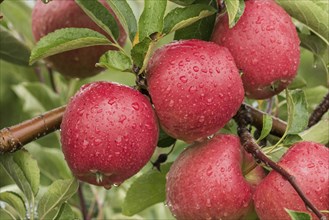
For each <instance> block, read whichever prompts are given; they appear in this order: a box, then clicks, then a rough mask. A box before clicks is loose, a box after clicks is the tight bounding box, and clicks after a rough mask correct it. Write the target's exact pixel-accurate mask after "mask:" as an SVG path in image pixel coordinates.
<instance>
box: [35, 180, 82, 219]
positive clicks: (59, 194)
mask: <svg viewBox="0 0 329 220" xmlns="http://www.w3.org/2000/svg"><path fill="white" fill-rule="evenodd" d="M78 187H79V183H78V181H77V180H76V179H66V180H56V181H55V182H53V184H51V185H50V186H49V187H48V190H47V192H45V194H44V195H43V196H42V197H41V198H40V201H39V205H38V216H39V219H54V218H55V217H56V216H57V215H58V213H59V212H60V211H61V207H62V205H63V204H64V203H65V202H66V201H67V200H68V199H69V198H71V197H72V196H73V195H74V194H75V193H76V191H77V190H78Z"/></svg>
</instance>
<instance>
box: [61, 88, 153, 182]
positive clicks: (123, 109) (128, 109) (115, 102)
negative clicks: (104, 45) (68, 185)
mask: <svg viewBox="0 0 329 220" xmlns="http://www.w3.org/2000/svg"><path fill="white" fill-rule="evenodd" d="M157 139H158V124H157V120H156V116H155V113H154V111H153V109H152V106H151V104H150V102H149V100H148V99H147V98H146V97H145V96H144V95H142V94H141V93H140V92H139V91H137V90H134V89H132V88H130V87H127V86H123V85H119V84H115V83H110V82H94V83H91V84H87V85H85V86H83V87H82V88H81V89H80V91H78V92H77V93H76V94H75V96H74V97H73V98H72V99H71V100H70V102H69V103H68V105H67V108H66V110H65V113H64V116H63V120H62V124H61V142H62V150H63V152H64V155H65V159H66V161H67V163H68V165H69V167H70V169H71V170H72V173H73V174H74V176H76V177H77V178H78V179H80V180H82V181H85V182H88V183H91V184H95V185H99V186H104V187H106V188H108V187H110V186H111V185H113V184H120V183H121V182H123V181H124V180H126V179H128V178H129V177H131V176H133V175H134V174H135V173H137V172H138V171H139V170H140V169H141V168H142V167H143V166H144V165H145V164H146V163H147V162H148V161H149V160H150V157H151V156H152V154H153V152H154V150H155V147H156V144H157Z"/></svg>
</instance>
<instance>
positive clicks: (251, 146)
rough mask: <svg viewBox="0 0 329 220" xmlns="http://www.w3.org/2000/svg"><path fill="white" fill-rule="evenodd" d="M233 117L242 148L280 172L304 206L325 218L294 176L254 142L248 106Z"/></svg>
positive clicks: (319, 216) (257, 159)
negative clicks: (250, 128) (249, 126)
mask: <svg viewBox="0 0 329 220" xmlns="http://www.w3.org/2000/svg"><path fill="white" fill-rule="evenodd" d="M234 119H235V121H236V123H237V124H238V134H239V137H240V142H241V144H242V145H243V147H244V149H245V150H246V151H247V152H248V153H250V154H252V155H253V157H254V158H255V159H256V161H258V162H262V163H264V164H265V165H266V166H269V167H271V168H272V169H273V170H275V171H276V172H278V173H279V174H281V176H282V177H283V178H285V179H286V180H287V181H289V183H290V184H291V185H292V187H293V188H294V189H295V190H296V192H297V193H298V195H299V196H300V198H301V199H302V200H303V202H304V203H305V205H306V207H308V208H309V209H311V210H312V211H313V212H314V213H315V215H316V216H317V217H318V218H319V219H321V220H326V219H327V218H326V217H325V216H324V215H323V214H322V213H321V212H320V211H319V210H318V209H317V208H316V207H315V206H314V205H313V203H312V202H311V201H310V200H309V199H308V198H307V196H306V195H305V194H304V192H303V191H302V190H301V189H300V187H299V185H298V184H297V182H296V180H295V177H294V176H293V175H291V174H289V173H288V172H287V171H286V170H285V169H284V168H283V167H281V166H280V165H278V164H277V163H275V162H273V161H272V160H270V159H269V158H268V157H267V156H266V155H265V154H264V153H263V152H262V151H261V148H260V147H259V146H258V144H257V143H256V142H255V140H254V139H253V137H252V135H251V134H250V132H249V130H248V128H247V126H248V125H249V124H250V123H251V121H252V120H253V118H252V114H250V113H249V111H248V108H245V107H244V106H242V107H241V108H240V110H239V111H238V113H237V114H236V116H235V118H234Z"/></svg>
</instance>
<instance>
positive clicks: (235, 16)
mask: <svg viewBox="0 0 329 220" xmlns="http://www.w3.org/2000/svg"><path fill="white" fill-rule="evenodd" d="M225 6H226V10H227V14H228V21H229V27H230V28H232V27H234V25H235V24H236V23H237V22H238V21H239V19H240V18H241V16H242V14H243V12H244V8H245V3H244V0H225Z"/></svg>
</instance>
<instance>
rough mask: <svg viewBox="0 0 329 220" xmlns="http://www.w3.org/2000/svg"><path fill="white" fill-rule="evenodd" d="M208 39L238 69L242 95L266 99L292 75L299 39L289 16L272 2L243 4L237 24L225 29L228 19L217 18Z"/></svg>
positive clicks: (295, 63) (266, 0)
mask: <svg viewBox="0 0 329 220" xmlns="http://www.w3.org/2000/svg"><path fill="white" fill-rule="evenodd" d="M211 40H212V41H214V42H216V43H218V44H219V45H221V46H225V47H227V48H228V49H229V50H230V52H231V53H232V55H233V57H234V59H235V62H236V65H237V67H238V68H239V69H240V70H242V72H243V74H242V80H243V85H244V89H245V91H246V96H247V97H250V98H255V99H265V98H269V97H271V96H273V95H275V94H278V93H279V92H281V91H282V90H283V89H285V88H286V87H287V86H288V85H289V84H290V82H291V81H292V80H293V79H294V77H295V76H296V72H297V68H298V65H299V60H300V51H299V43H300V41H299V38H298V35H297V31H296V28H295V26H294V24H293V23H292V20H291V18H290V16H289V15H288V14H287V13H286V12H285V11H284V10H283V9H282V8H281V7H280V6H279V5H277V3H275V1H273V0H248V1H245V10H244V13H243V15H242V16H241V18H240V20H239V21H238V23H237V24H236V25H235V26H234V27H233V28H231V29H230V28H229V24H228V16H227V15H225V16H223V17H221V18H219V19H218V21H217V23H216V25H215V27H214V31H213V34H212V37H211Z"/></svg>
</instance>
